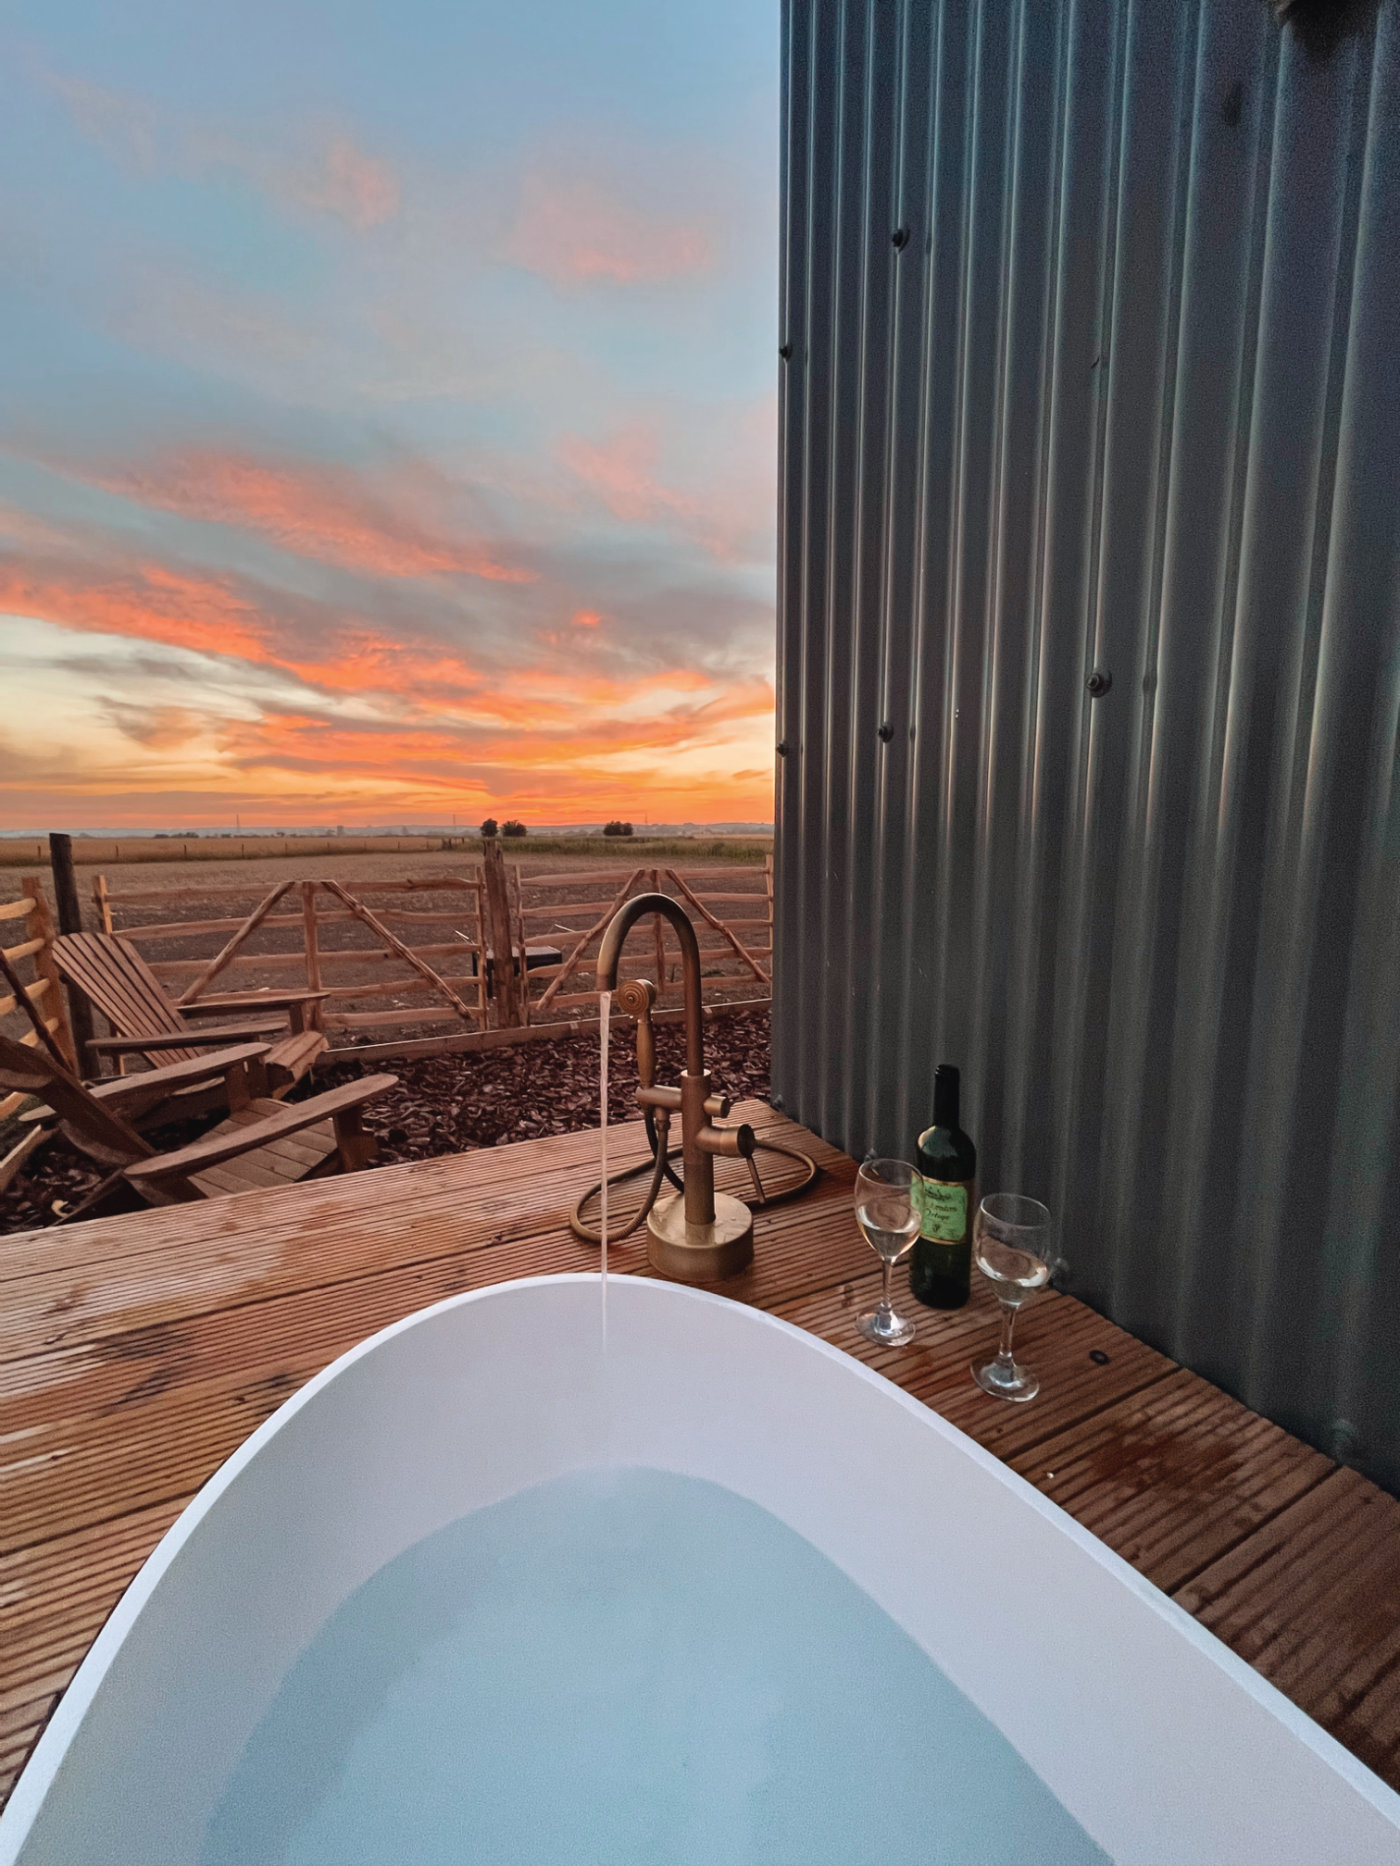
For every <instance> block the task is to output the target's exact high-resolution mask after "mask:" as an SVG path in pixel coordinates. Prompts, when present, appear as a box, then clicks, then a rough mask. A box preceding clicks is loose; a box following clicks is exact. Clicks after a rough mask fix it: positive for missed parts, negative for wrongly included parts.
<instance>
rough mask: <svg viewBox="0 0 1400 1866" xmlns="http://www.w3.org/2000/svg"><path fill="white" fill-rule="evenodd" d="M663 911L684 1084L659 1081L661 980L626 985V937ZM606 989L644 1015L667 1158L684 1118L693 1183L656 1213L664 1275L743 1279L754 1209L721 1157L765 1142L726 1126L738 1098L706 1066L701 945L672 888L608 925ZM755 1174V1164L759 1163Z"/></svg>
mask: <svg viewBox="0 0 1400 1866" xmlns="http://www.w3.org/2000/svg"><path fill="white" fill-rule="evenodd" d="M648 914H660V915H662V916H663V918H665V919H667V920H669V921H670V922H671V925H672V926H673V927H674V928H675V929H676V937H677V938H678V939H679V941H680V947H681V966H682V972H683V979H684V986H685V1069H684V1070H683V1072H682V1074H681V1080H680V1086H679V1088H673V1087H664V1086H663V1087H658V1086H657V1084H656V1082H655V1081H654V1080H653V1077H654V1075H655V1064H656V1048H655V1040H654V1038H653V1035H652V1029H651V1007H652V1005H653V1004H654V1003H655V1002H656V987H655V986H654V985H653V984H651V983H650V982H649V981H648V980H646V979H629V980H627V981H626V982H625V983H624V984H623V985H621V986H619V985H618V983H617V966H618V960H619V959H620V958H621V956H622V942H623V941H624V940H625V939H626V938H627V935H628V933H629V932H631V930H632V928H633V927H634V926H635V925H636V924H637V922H638V921H639V920H642V919H644V918H645V917H646V916H647V915H648ZM598 989H599V991H611V992H614V993H615V996H616V1002H617V1005H618V1008H619V1009H620V1010H624V1011H627V1012H629V1013H630V1014H631V1015H632V1016H634V1017H635V1018H636V1019H637V1071H638V1075H639V1077H640V1086H639V1087H638V1090H637V1101H638V1103H639V1104H640V1105H641V1106H642V1107H643V1108H649V1109H651V1110H653V1112H654V1116H655V1120H656V1124H657V1126H658V1128H659V1129H660V1147H661V1158H662V1159H663V1160H664V1158H665V1152H666V1147H667V1142H668V1138H669V1134H670V1126H671V1117H672V1115H673V1114H675V1113H677V1112H679V1114H680V1117H681V1158H682V1161H683V1162H684V1166H685V1190H684V1192H683V1193H678V1194H675V1195H673V1196H672V1197H671V1198H669V1199H666V1200H664V1201H660V1200H659V1201H658V1202H657V1203H656V1204H655V1205H653V1207H652V1209H651V1211H650V1213H649V1214H648V1216H647V1258H648V1261H649V1262H650V1263H651V1265H652V1268H653V1269H656V1270H659V1271H661V1273H662V1274H663V1275H664V1276H672V1277H677V1278H679V1279H680V1280H681V1281H683V1282H688V1283H710V1282H714V1281H715V1280H716V1279H718V1278H720V1277H726V1276H735V1275H737V1274H738V1272H739V1271H740V1270H742V1269H744V1268H745V1267H746V1266H747V1265H748V1264H749V1263H751V1262H752V1260H753V1214H752V1212H750V1210H749V1208H748V1206H747V1205H745V1204H744V1202H743V1200H742V1199H734V1198H730V1196H729V1195H728V1194H727V1193H724V1192H716V1191H715V1155H716V1154H723V1155H725V1156H726V1157H728V1158H730V1159H738V1158H742V1159H746V1160H748V1161H750V1163H752V1160H753V1156H754V1153H755V1151H756V1149H757V1146H758V1141H757V1138H756V1136H755V1134H754V1131H753V1129H752V1128H751V1127H750V1126H749V1125H748V1123H747V1122H745V1123H743V1124H742V1125H741V1126H739V1127H716V1126H715V1121H716V1120H723V1119H724V1117H725V1116H726V1115H727V1114H728V1113H729V1102H728V1100H727V1099H726V1097H724V1096H723V1095H716V1094H715V1093H714V1092H713V1085H712V1083H711V1081H710V1077H709V1074H708V1072H707V1071H706V1068H705V1045H704V1039H703V1037H702V1035H701V1020H702V1010H701V998H700V947H699V943H698V942H697V940H696V938H695V928H694V927H693V926H692V925H691V921H690V916H689V914H687V913H686V911H685V909H684V908H683V907H682V906H681V905H680V903H679V902H678V901H673V900H672V899H671V897H670V895H669V894H634V895H633V896H632V899H631V900H630V901H625V902H624V903H623V905H622V906H621V907H619V908H618V910H617V912H616V913H615V914H614V915H613V917H612V919H611V920H610V921H609V923H608V927H607V931H606V932H605V933H604V934H603V943H602V946H601V947H600V948H599V951H598ZM750 1170H751V1171H752V1170H753V1169H752V1164H751V1166H750Z"/></svg>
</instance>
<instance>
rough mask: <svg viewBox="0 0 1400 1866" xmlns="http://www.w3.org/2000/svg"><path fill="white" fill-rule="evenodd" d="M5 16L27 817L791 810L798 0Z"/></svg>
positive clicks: (14, 684)
mask: <svg viewBox="0 0 1400 1866" xmlns="http://www.w3.org/2000/svg"><path fill="white" fill-rule="evenodd" d="M8 21H9V23H8V25H7V27H6V28H5V29H4V33H3V36H0V170H2V171H3V176H4V182H5V185H4V188H3V190H0V255H3V260H4V265H5V272H6V276H7V279H8V281H9V289H8V290H7V292H6V294H5V295H4V298H3V300H0V395H3V398H4V411H5V412H4V420H3V423H0V615H3V617H4V620H3V622H0V629H2V630H3V641H2V642H0V676H3V688H0V811H3V820H4V821H5V822H6V823H8V824H9V825H10V826H18V825H20V824H24V825H31V824H39V825H41V826H51V827H62V826H63V825H64V824H70V825H81V824H82V823H85V822H92V821H96V820H101V821H102V822H104V823H113V824H117V823H128V822H129V823H131V824H133V825H137V824H141V823H150V824H152V825H156V824H160V823H165V822H170V823H178V822H196V823H197V822H220V821H225V820H228V819H229V818H230V817H231V816H232V814H233V813H234V812H235V811H237V812H239V813H241V814H242V816H243V818H244V820H245V821H248V820H252V819H258V820H268V821H285V822H299V821H309V820H323V819H324V820H331V819H334V820H337V821H347V822H354V821H361V820H363V821H372V820H375V819H376V818H378V819H380V820H384V819H387V818H389V817H393V818H394V819H395V820H400V819H402V818H404V817H405V816H409V817H413V816H417V817H419V818H420V819H423V820H426V819H433V820H442V818H443V817H444V816H445V815H447V814H448V813H458V814H461V815H463V816H464V817H470V815H471V814H472V813H473V812H474V811H475V810H476V809H478V808H481V809H482V810H483V811H485V810H486V809H488V808H489V809H491V810H492V811H494V812H496V813H499V812H500V811H501V810H510V811H512V812H513V813H516V814H524V815H526V816H527V817H528V816H530V815H532V814H533V815H534V816H535V818H536V820H552V821H567V820H571V819H592V818H595V817H598V816H606V815H611V814H614V813H622V814H626V815H640V814H642V813H643V812H645V811H648V810H649V811H650V813H651V814H652V815H654V816H663V817H664V816H684V817H691V818H697V819H699V818H706V817H708V818H711V819H715V818H731V817H743V818H755V817H756V818H766V817H768V816H769V815H770V814H771V743H772V722H771V669H772V653H773V644H772V614H773V579H774V563H773V552H774V539H773V524H774V516H773V515H774V490H773V489H774V472H775V465H774V461H775V445H776V443H775V425H776V389H775V371H776V343H777V336H776V195H777V9H776V6H774V7H771V8H770V7H768V6H761V7H756V6H753V5H740V4H732V3H730V0H712V3H708V4H695V5H679V4H670V5H652V6H644V5H642V4H639V3H633V0H608V3H607V4H590V5H589V6H587V7H579V6H577V5H573V6H569V5H564V4H560V3H557V0H524V3H523V4H508V5H507V4H500V5H497V4H491V5H484V4H481V0H464V3H463V4H459V5H455V6H451V7H448V6H442V5H427V4H423V3H422V0H412V3H411V4H407V5H404V4H400V5H396V6H395V7H394V8H392V9H390V8H388V7H370V6H355V7H350V6H341V7H337V8H324V7H315V6H311V5H307V4H302V3H295V4H292V5H280V6H276V7H273V6H269V5H257V6H253V7H248V6H246V5H242V6H239V7H238V8H234V7H231V6H230V7H224V6H210V5H201V4H196V5H190V4H184V5H181V6H175V5H153V4H149V3H147V4H140V3H138V4H136V5H132V6H128V7H125V8H123V9H115V8H112V7H110V6H106V5H104V6H97V5H88V6H78V5H73V4H68V3H66V0H65V3H63V4H60V5H58V6H57V7H54V6H52V5H37V4H30V5H28V6H26V7H21V8H20V9H19V10H18V12H15V11H13V10H12V11H11V12H10V13H9V15H8ZM36 721H42V722H43V727H44V730H43V732H42V733H36V731H35V729H34V728H35V722H36Z"/></svg>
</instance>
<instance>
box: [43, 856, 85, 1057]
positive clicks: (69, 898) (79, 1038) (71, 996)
mask: <svg viewBox="0 0 1400 1866" xmlns="http://www.w3.org/2000/svg"><path fill="white" fill-rule="evenodd" d="M49 869H50V871H51V873H52V875H53V894H54V904H55V906H56V907H57V908H58V930H59V932H60V933H81V932H82V930H83V911H82V908H81V907H80V906H79V905H78V877H77V874H76V872H75V870H74V867H73V838H72V837H71V836H65V835H64V834H63V833H62V832H61V831H59V830H55V831H54V832H53V834H52V835H51V836H50V837H49ZM68 1021H69V1023H70V1024H71V1025H72V1029H73V1047H74V1049H75V1050H76V1051H77V1052H78V1070H79V1073H80V1074H82V1075H91V1074H93V1073H94V1071H93V1067H92V1052H91V1051H90V1050H89V1048H88V1045H89V1044H90V1043H91V1042H92V1034H93V1032H92V1006H91V1004H89V1003H88V1000H87V997H86V996H85V994H84V993H83V992H81V991H79V989H78V987H77V986H76V985H69V986H68Z"/></svg>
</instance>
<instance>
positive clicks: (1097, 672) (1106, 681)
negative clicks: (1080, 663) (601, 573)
mask: <svg viewBox="0 0 1400 1866" xmlns="http://www.w3.org/2000/svg"><path fill="white" fill-rule="evenodd" d="M1084 685H1085V687H1086V688H1087V689H1088V693H1089V697H1090V699H1093V700H1101V699H1102V698H1103V696H1104V695H1105V694H1106V693H1107V692H1108V690H1109V688H1110V687H1111V686H1112V685H1113V676H1112V674H1111V673H1110V672H1109V671H1108V669H1107V668H1106V667H1096V668H1095V669H1094V671H1093V673H1092V674H1090V676H1089V678H1088V679H1087V680H1086V681H1085V682H1084Z"/></svg>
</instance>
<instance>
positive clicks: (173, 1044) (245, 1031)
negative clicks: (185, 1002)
mask: <svg viewBox="0 0 1400 1866" xmlns="http://www.w3.org/2000/svg"><path fill="white" fill-rule="evenodd" d="M286 1034H287V1023H286V1019H285V1018H282V1017H250V1018H249V1019H248V1021H247V1022H246V1023H242V1024H218V1025H214V1024H211V1025H210V1026H209V1027H208V1029H206V1030H166V1031H162V1032H161V1034H160V1035H159V1036H158V1037H94V1038H93V1039H92V1042H91V1043H90V1045H89V1046H88V1047H89V1048H90V1049H94V1050H106V1051H108V1052H109V1053H110V1054H111V1055H113V1056H124V1055H136V1056H139V1055H140V1054H141V1052H142V1051H143V1050H199V1049H203V1048H204V1047H205V1045H206V1044H212V1043H235V1042H245V1043H246V1042H247V1041H248V1040H249V1039H250V1038H253V1037H267V1036H285V1035H286Z"/></svg>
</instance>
